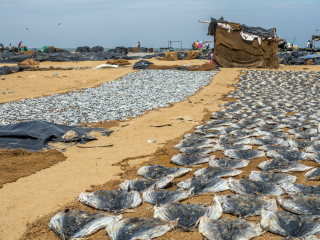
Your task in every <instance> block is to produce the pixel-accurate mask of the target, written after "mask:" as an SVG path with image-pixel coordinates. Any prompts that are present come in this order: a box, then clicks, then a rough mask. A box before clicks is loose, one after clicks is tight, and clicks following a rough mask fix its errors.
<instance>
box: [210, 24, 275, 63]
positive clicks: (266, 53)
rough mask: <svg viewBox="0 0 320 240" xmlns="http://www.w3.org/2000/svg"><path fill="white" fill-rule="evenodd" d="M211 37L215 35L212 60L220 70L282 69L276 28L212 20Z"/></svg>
mask: <svg viewBox="0 0 320 240" xmlns="http://www.w3.org/2000/svg"><path fill="white" fill-rule="evenodd" d="M208 35H211V36H214V53H213V60H214V61H215V62H216V63H217V64H218V65H220V66H221V67H267V68H278V67H279V62H278V44H279V42H280V40H279V39H278V37H277V35H276V33H275V29H270V30H267V29H263V28H261V27H248V26H246V25H241V24H238V23H233V22H227V21H225V20H224V19H223V18H220V19H218V20H217V19H214V18H212V19H211V22H210V24H209V28H208Z"/></svg>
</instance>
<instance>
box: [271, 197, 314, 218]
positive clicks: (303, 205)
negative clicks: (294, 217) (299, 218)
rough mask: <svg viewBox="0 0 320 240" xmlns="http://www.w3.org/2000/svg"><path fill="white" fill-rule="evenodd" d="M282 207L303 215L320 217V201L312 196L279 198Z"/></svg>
mask: <svg viewBox="0 0 320 240" xmlns="http://www.w3.org/2000/svg"><path fill="white" fill-rule="evenodd" d="M277 200H278V202H279V204H280V205H281V207H282V208H283V209H285V210H287V211H289V212H292V213H295V214H301V215H320V199H319V197H316V196H312V195H306V196H304V195H296V196H278V198H277Z"/></svg>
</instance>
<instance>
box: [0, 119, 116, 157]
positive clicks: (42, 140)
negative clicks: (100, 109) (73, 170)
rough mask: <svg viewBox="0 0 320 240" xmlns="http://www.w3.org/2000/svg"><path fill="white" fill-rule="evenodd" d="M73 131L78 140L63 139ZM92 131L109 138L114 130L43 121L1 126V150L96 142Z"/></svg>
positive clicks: (35, 149)
mask: <svg viewBox="0 0 320 240" xmlns="http://www.w3.org/2000/svg"><path fill="white" fill-rule="evenodd" d="M69 130H73V131H75V132H76V133H77V134H78V136H79V137H78V138H75V139H72V140H66V139H63V138H62V136H63V135H64V134H65V133H66V132H68V131H69ZM92 131H98V132H101V133H102V134H103V135H104V136H109V135H110V134H111V132H112V130H109V129H104V128H83V127H73V126H65V125H58V124H54V123H48V122H43V121H30V122H21V123H17V124H10V125H5V126H0V148H11V149H19V148H23V149H26V150H29V151H41V150H43V149H44V148H45V149H48V148H49V146H48V143H50V142H77V143H81V144H84V143H87V142H88V141H92V140H96V138H94V137H91V136H90V135H89V134H90V132H92Z"/></svg>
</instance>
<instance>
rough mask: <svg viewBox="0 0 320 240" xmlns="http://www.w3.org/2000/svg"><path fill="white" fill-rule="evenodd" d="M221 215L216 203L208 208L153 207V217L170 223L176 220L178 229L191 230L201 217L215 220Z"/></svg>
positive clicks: (197, 206)
mask: <svg viewBox="0 0 320 240" xmlns="http://www.w3.org/2000/svg"><path fill="white" fill-rule="evenodd" d="M221 215H222V208H221V205H220V204H219V203H216V202H215V203H214V204H213V205H212V206H208V207H205V206H204V205H201V204H187V205H183V204H182V203H168V204H165V205H162V206H159V207H157V206H155V207H154V215H153V217H154V218H160V219H162V220H165V221H170V222H173V221H176V220H178V224H177V226H178V227H181V228H184V229H191V228H194V227H195V226H196V225H197V224H198V221H199V218H200V217H202V216H206V217H207V218H209V219H213V220H215V219H218V218H220V217H221Z"/></svg>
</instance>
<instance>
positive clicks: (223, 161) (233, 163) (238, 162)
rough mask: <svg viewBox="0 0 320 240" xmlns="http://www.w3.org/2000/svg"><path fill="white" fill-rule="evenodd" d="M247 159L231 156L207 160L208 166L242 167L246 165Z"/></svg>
mask: <svg viewBox="0 0 320 240" xmlns="http://www.w3.org/2000/svg"><path fill="white" fill-rule="evenodd" d="M249 162H250V161H249V160H243V159H231V158H220V159H214V160H210V161H209V166H210V167H229V168H244V167H246V166H248V164H249Z"/></svg>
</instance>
